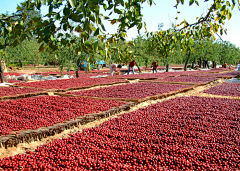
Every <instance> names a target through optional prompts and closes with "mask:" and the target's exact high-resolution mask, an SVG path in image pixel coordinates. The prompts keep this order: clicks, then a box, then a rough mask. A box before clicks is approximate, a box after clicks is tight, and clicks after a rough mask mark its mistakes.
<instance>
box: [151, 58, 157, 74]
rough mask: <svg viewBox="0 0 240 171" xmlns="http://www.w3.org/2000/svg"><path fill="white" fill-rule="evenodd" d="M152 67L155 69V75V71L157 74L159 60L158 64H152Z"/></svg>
mask: <svg viewBox="0 0 240 171" xmlns="http://www.w3.org/2000/svg"><path fill="white" fill-rule="evenodd" d="M152 67H153V73H154V71H156V73H157V67H158V60H157V62H155V61H154V62H153V63H152Z"/></svg>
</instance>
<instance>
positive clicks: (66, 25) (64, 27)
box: [63, 23, 68, 31]
mask: <svg viewBox="0 0 240 171" xmlns="http://www.w3.org/2000/svg"><path fill="white" fill-rule="evenodd" d="M67 29H68V24H67V23H64V24H63V30H64V31H67Z"/></svg>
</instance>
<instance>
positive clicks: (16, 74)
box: [3, 72, 22, 76]
mask: <svg viewBox="0 0 240 171" xmlns="http://www.w3.org/2000/svg"><path fill="white" fill-rule="evenodd" d="M3 75H4V76H7V75H10V76H13V75H15V76H20V75H22V73H14V72H4V74H3Z"/></svg>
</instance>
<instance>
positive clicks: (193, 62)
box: [192, 60, 195, 69]
mask: <svg viewBox="0 0 240 171" xmlns="http://www.w3.org/2000/svg"><path fill="white" fill-rule="evenodd" d="M194 64H195V60H194V61H192V69H193V68H194Z"/></svg>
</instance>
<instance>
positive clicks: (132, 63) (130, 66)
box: [127, 60, 136, 75]
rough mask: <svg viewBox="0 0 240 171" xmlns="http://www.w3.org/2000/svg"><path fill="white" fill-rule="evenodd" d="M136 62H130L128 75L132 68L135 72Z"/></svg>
mask: <svg viewBox="0 0 240 171" xmlns="http://www.w3.org/2000/svg"><path fill="white" fill-rule="evenodd" d="M135 64H136V62H135V60H133V61H131V62H130V63H129V66H128V73H127V75H129V72H130V69H131V68H132V73H133V74H134V65H135Z"/></svg>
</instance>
